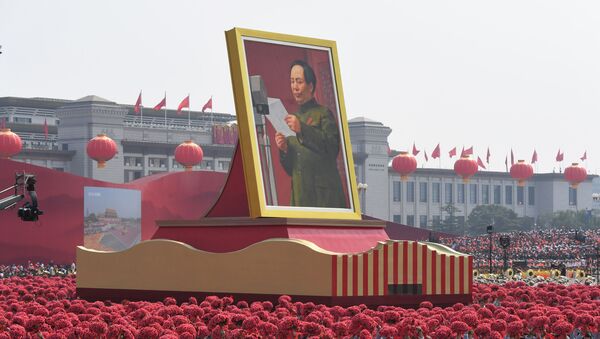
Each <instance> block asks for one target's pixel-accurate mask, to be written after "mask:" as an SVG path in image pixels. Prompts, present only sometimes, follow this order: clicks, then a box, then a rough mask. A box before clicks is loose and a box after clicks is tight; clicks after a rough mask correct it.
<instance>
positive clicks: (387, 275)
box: [331, 240, 473, 297]
mask: <svg viewBox="0 0 600 339" xmlns="http://www.w3.org/2000/svg"><path fill="white" fill-rule="evenodd" d="M436 248H437V249H439V250H440V253H438V250H436ZM331 264H332V284H331V288H332V295H333V296H344V297H345V296H382V295H387V294H388V285H421V291H422V293H421V294H422V295H433V294H470V293H471V287H472V285H473V274H472V272H473V257H472V256H468V255H465V254H459V253H457V252H454V251H452V250H451V249H449V248H447V247H444V246H441V245H437V244H436V245H435V246H428V245H427V244H423V243H418V242H416V241H394V240H389V241H387V242H386V243H379V244H378V245H377V246H376V247H375V248H373V249H371V250H369V251H367V252H363V253H355V254H344V255H334V256H332V263H331Z"/></svg>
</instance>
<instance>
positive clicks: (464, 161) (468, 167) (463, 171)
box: [454, 155, 478, 182]
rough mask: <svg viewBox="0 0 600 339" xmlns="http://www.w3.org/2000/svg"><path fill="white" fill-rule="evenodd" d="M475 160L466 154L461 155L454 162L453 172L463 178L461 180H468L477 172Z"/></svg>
mask: <svg viewBox="0 0 600 339" xmlns="http://www.w3.org/2000/svg"><path fill="white" fill-rule="evenodd" d="M477 169H478V165H477V161H475V160H473V159H469V156H468V155H465V156H462V157H461V158H460V159H458V160H456V162H455V163H454V172H456V174H458V175H460V176H461V177H462V178H463V182H469V178H471V177H472V176H474V175H475V173H477Z"/></svg>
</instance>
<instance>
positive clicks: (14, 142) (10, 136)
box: [0, 128, 23, 158]
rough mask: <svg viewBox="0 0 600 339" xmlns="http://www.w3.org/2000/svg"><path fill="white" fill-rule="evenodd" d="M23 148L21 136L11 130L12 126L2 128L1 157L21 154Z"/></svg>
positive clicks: (0, 134)
mask: <svg viewBox="0 0 600 339" xmlns="http://www.w3.org/2000/svg"><path fill="white" fill-rule="evenodd" d="M22 148H23V143H22V142H21V138H20V137H19V136H18V135H16V134H15V133H13V132H11V131H10V128H3V129H0V158H10V157H12V156H14V155H17V154H19V152H21V149H22Z"/></svg>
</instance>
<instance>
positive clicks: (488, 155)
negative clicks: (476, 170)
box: [485, 147, 491, 164]
mask: <svg viewBox="0 0 600 339" xmlns="http://www.w3.org/2000/svg"><path fill="white" fill-rule="evenodd" d="M490 155H491V154H490V148H489V147H488V151H487V155H486V156H485V162H487V163H488V164H489V163H490Z"/></svg>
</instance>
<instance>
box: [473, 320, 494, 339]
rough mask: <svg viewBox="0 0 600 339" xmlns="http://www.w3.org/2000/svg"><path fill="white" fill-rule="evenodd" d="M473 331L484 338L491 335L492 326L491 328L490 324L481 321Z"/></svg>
mask: <svg viewBox="0 0 600 339" xmlns="http://www.w3.org/2000/svg"><path fill="white" fill-rule="evenodd" d="M474 332H475V334H476V335H477V337H480V338H485V337H487V336H490V335H491V333H492V328H491V326H490V324H487V323H481V324H479V325H477V327H476V328H475V331H474Z"/></svg>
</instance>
